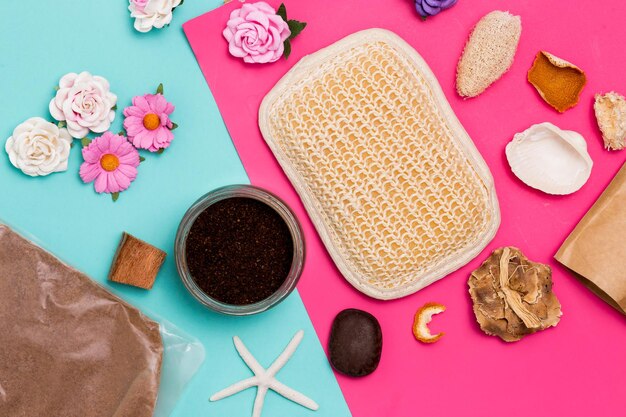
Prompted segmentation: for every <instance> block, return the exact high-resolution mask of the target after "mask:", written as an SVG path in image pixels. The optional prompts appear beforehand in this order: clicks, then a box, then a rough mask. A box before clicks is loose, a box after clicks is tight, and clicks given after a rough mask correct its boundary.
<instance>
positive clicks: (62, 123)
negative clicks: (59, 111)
mask: <svg viewBox="0 0 626 417" xmlns="http://www.w3.org/2000/svg"><path fill="white" fill-rule="evenodd" d="M57 126H58V127H59V129H62V128H64V127H65V126H67V124H66V123H65V122H64V121H63V120H61V121H60V122H59V123H57Z"/></svg>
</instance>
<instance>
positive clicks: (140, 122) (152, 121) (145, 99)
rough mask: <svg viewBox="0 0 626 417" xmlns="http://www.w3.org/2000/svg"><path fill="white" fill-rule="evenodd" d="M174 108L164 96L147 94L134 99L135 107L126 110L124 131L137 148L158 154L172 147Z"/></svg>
mask: <svg viewBox="0 0 626 417" xmlns="http://www.w3.org/2000/svg"><path fill="white" fill-rule="evenodd" d="M173 111H174V106H173V105H172V104H171V103H169V102H168V101H167V100H166V99H165V97H163V95H162V94H146V95H143V96H136V97H134V98H133V105H132V106H129V107H126V108H125V109H124V116H125V117H126V118H125V119H124V129H126V134H127V135H128V139H129V140H130V141H131V142H132V143H133V145H135V147H137V148H141V149H147V150H149V151H150V152H156V151H158V150H159V149H165V148H167V147H168V146H170V142H171V141H172V139H174V134H173V133H172V132H171V130H172V128H173V127H174V124H173V123H172V121H171V120H170V118H169V115H170V114H172V112H173Z"/></svg>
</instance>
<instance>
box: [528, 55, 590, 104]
mask: <svg viewBox="0 0 626 417" xmlns="http://www.w3.org/2000/svg"><path fill="white" fill-rule="evenodd" d="M528 82H530V83H531V84H532V85H533V86H534V87H535V88H536V89H537V92H538V93H539V95H540V96H541V97H542V98H543V99H544V100H545V102H546V103H548V104H549V105H550V106H552V107H554V108H555V109H556V110H557V111H558V112H559V113H563V112H564V111H565V110H567V109H570V108H572V107H574V106H575V105H577V104H578V101H579V100H580V93H581V91H582V90H583V88H584V87H585V84H587V77H586V76H585V73H584V72H583V70H581V69H580V68H578V67H577V66H576V65H574V64H572V63H571V62H567V61H566V60H564V59H561V58H558V57H556V56H554V55H552V54H550V53H548V52H545V51H540V52H539V53H538V54H537V56H536V57H535V62H534V63H533V66H532V67H531V68H530V70H529V71H528Z"/></svg>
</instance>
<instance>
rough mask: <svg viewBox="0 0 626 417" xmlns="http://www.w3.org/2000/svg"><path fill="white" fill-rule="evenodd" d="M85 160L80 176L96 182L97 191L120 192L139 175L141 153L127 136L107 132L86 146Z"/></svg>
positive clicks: (84, 151)
mask: <svg viewBox="0 0 626 417" xmlns="http://www.w3.org/2000/svg"><path fill="white" fill-rule="evenodd" d="M83 159H84V160H85V162H83V164H82V165H81V166H80V178H81V179H82V180H83V182H84V183H89V182H92V181H95V184H94V188H95V189H96V192H97V193H119V192H120V191H124V190H125V189H127V188H128V187H129V186H130V183H131V182H133V181H134V180H135V178H136V177H137V167H138V166H139V152H137V149H135V148H133V146H132V145H131V144H130V143H129V142H128V141H127V140H126V138H125V137H124V136H120V135H115V134H113V133H111V132H105V133H104V134H103V135H102V136H99V137H97V138H95V139H94V140H93V141H92V142H91V143H90V144H89V145H87V146H85V147H84V148H83Z"/></svg>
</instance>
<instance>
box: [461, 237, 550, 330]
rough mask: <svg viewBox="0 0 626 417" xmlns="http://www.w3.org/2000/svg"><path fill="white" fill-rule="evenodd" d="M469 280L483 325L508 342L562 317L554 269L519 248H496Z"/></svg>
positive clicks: (475, 309) (475, 312)
mask: <svg viewBox="0 0 626 417" xmlns="http://www.w3.org/2000/svg"><path fill="white" fill-rule="evenodd" d="M468 284H469V288H470V290H469V292H470V295H471V297H472V301H473V302H474V314H475V315H476V320H477V321H478V323H479V324H480V328H481V329H482V331H484V332H485V333H487V334H488V335H494V336H498V337H500V338H501V339H502V340H504V341H505V342H515V341H518V340H520V339H521V338H523V337H524V336H526V335H528V334H531V333H535V332H537V331H539V330H544V329H546V328H548V327H552V326H556V325H557V323H558V322H559V320H560V318H561V315H562V313H561V304H560V303H559V300H558V299H557V298H556V295H555V294H554V293H553V292H552V270H551V269H550V267H549V266H548V265H544V264H541V263H536V262H531V261H529V260H528V258H526V257H525V256H524V254H523V253H522V252H521V251H520V250H519V249H517V248H514V247H505V248H500V249H497V250H495V251H494V252H493V253H492V254H491V256H490V257H489V258H487V260H486V261H485V262H484V263H483V264H482V265H481V266H480V267H479V268H478V269H477V270H475V271H474V272H472V275H471V276H470V279H469V282H468Z"/></svg>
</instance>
